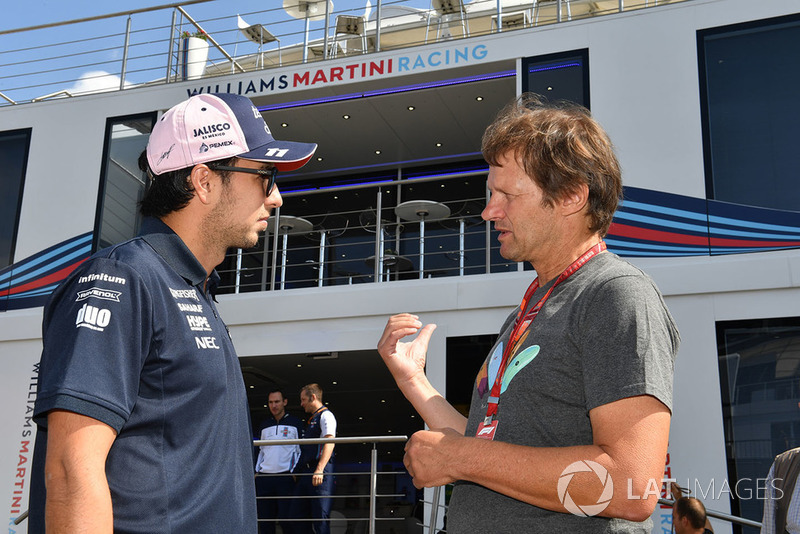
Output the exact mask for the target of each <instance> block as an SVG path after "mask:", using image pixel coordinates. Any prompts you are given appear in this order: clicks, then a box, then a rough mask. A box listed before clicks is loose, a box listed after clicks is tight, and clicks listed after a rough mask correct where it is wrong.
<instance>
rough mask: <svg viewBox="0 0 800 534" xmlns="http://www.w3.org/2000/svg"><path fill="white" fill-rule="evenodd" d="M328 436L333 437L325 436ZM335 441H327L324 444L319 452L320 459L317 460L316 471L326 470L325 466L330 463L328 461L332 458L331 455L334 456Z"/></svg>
mask: <svg viewBox="0 0 800 534" xmlns="http://www.w3.org/2000/svg"><path fill="white" fill-rule="evenodd" d="M325 437H326V438H332V437H333V436H325ZM333 447H334V444H333V443H326V444H324V445H323V446H322V452H320V454H319V459H318V460H317V469H316V470H315V472H316V473H322V471H324V470H325V466H326V465H328V462H330V460H331V456H333Z"/></svg>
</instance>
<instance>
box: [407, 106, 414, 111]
mask: <svg viewBox="0 0 800 534" xmlns="http://www.w3.org/2000/svg"><path fill="white" fill-rule="evenodd" d="M415 109H416V108H415V107H414V106H408V111H414V110H415Z"/></svg>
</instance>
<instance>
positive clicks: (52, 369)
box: [34, 258, 153, 432]
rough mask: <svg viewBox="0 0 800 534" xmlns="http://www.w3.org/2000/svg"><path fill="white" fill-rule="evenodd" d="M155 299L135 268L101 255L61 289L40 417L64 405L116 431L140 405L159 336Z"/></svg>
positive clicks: (48, 318)
mask: <svg viewBox="0 0 800 534" xmlns="http://www.w3.org/2000/svg"><path fill="white" fill-rule="evenodd" d="M152 317H153V311H152V300H151V298H150V294H149V293H148V291H147V288H146V287H145V285H144V283H143V280H142V278H141V276H140V275H139V273H137V272H136V271H135V270H134V269H133V268H132V267H130V266H129V265H127V264H125V263H122V262H119V261H116V260H113V259H107V258H96V259H92V260H89V263H88V264H86V265H84V266H82V267H81V268H80V269H79V272H78V273H76V274H75V275H73V276H71V277H70V278H68V279H67V280H66V281H65V282H64V283H63V284H62V285H61V286H60V287H59V288H58V289H57V290H56V292H54V294H53V297H52V298H51V300H50V301H49V302H48V304H47V306H46V308H45V315H44V322H43V350H42V359H41V368H40V375H39V389H38V395H37V400H36V406H35V409H34V420H35V421H36V422H37V423H38V424H40V425H46V422H47V418H46V416H47V413H48V412H50V411H51V410H55V409H60V410H66V411H70V412H75V413H79V414H81V415H86V416H88V417H92V418H93V419H97V420H98V421H101V422H103V423H105V424H107V425H109V426H111V427H112V428H114V429H115V430H116V431H117V432H119V430H120V429H121V428H122V426H123V425H124V423H125V421H127V419H128V417H129V416H130V414H131V411H132V410H133V407H134V405H135V403H136V398H137V394H138V389H139V376H140V374H141V371H142V367H143V365H144V362H145V359H146V357H147V354H148V350H149V346H150V341H151V337H152V331H153V329H152Z"/></svg>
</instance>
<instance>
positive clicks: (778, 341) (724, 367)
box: [717, 317, 800, 533]
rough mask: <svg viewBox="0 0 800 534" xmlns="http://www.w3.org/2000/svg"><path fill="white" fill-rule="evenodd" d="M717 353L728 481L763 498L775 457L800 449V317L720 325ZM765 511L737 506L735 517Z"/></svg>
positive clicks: (758, 504)
mask: <svg viewBox="0 0 800 534" xmlns="http://www.w3.org/2000/svg"><path fill="white" fill-rule="evenodd" d="M717 349H718V355H719V373H720V374H719V376H720V390H721V392H722V412H723V422H724V425H725V450H726V455H727V460H728V480H736V481H740V482H739V483H738V484H737V493H738V494H739V495H747V494H748V492H751V494H752V495H757V494H758V493H757V490H758V485H759V484H760V485H761V487H762V488H763V485H764V479H765V478H766V477H767V474H768V473H769V469H770V465H772V460H773V459H774V458H775V456H776V455H777V454H779V453H781V452H783V451H785V450H788V449H792V448H794V447H797V446H800V420H799V419H800V417H798V416H800V408H798V401H800V358H798V354H800V317H790V318H779V319H757V320H747V321H723V322H718V323H717ZM762 491H763V490H762ZM762 505H763V501H762V500H761V499H732V500H731V506H732V510H733V511H732V513H733V514H734V515H738V516H742V517H745V518H747V519H751V520H753V521H761V516H762V511H763V510H762ZM744 532H746V533H749V532H753V533H756V532H758V531H757V530H755V529H750V528H745V529H744Z"/></svg>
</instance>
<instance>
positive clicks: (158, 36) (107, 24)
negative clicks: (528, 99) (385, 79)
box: [0, 0, 430, 104]
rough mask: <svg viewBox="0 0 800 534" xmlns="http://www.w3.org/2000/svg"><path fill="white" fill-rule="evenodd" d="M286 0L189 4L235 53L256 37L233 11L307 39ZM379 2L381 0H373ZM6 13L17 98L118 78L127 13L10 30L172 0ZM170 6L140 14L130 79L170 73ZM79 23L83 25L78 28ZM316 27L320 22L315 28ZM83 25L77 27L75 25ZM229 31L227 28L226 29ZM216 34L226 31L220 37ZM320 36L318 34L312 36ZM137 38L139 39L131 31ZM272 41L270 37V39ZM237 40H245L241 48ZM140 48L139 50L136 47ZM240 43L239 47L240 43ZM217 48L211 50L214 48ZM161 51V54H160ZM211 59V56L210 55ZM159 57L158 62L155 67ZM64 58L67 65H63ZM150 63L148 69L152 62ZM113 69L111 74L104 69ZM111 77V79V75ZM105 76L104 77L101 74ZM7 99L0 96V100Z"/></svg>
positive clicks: (48, 1) (356, 1)
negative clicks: (244, 33) (239, 26)
mask: <svg viewBox="0 0 800 534" xmlns="http://www.w3.org/2000/svg"><path fill="white" fill-rule="evenodd" d="M283 1H284V0H211V1H208V2H203V3H197V4H193V5H188V6H185V9H186V11H187V12H188V13H189V14H190V15H191V16H192V17H193V18H194V19H196V20H197V21H202V25H203V27H204V28H205V29H207V30H208V31H209V33H210V34H211V35H212V36H214V37H215V38H217V40H218V41H220V42H223V41H224V42H225V43H226V44H225V45H224V48H226V51H228V53H230V54H231V55H236V54H237V53H238V54H242V53H248V52H249V53H254V52H255V51H256V49H253V50H249V48H248V46H249V47H250V48H253V47H254V45H253V44H252V43H247V42H246V40H243V39H241V40H240V39H239V38H240V37H241V36H240V35H239V34H238V30H236V27H235V20H236V19H235V15H237V14H241V15H243V17H244V18H246V20H247V22H248V23H250V24H253V23H255V22H259V23H262V24H264V25H265V26H266V27H268V28H270V29H271V30H272V31H273V33H276V34H278V35H281V36H283V37H282V43H283V45H284V46H285V45H286V44H287V41H288V44H292V43H302V42H303V31H304V21H303V20H296V19H292V18H290V17H288V16H287V15H286V12H285V11H284V10H283V8H282V6H283ZM331 1H332V2H333V3H334V10H335V11H336V12H342V11H343V10H350V11H349V14H357V15H362V14H363V13H364V9H365V6H366V5H367V0H331ZM370 1H371V3H372V4H373V5H374V4H375V3H376V0H370ZM2 2H3V17H0V93H3V94H4V95H6V96H7V97H9V98H12V99H15V100H16V101H18V102H25V101H28V100H30V99H31V98H34V97H39V96H43V95H45V94H51V93H52V92H55V91H58V90H62V89H67V90H74V89H75V88H76V87H78V82H76V80H78V79H79V78H81V77H86V78H88V79H90V80H92V83H106V84H108V85H109V86H113V85H114V84H116V85H117V86H119V83H120V81H119V74H120V72H121V67H120V66H121V64H122V50H123V46H122V44H123V42H124V34H125V26H126V20H127V18H126V17H116V18H112V19H107V20H103V21H97V22H92V23H84V24H81V25H80V26H60V27H55V28H47V29H40V30H35V31H24V32H12V33H6V34H3V33H2V32H4V31H8V30H18V29H23V28H29V27H31V26H38V25H43V24H49V23H54V22H64V21H71V20H76V19H81V18H86V17H94V16H98V15H108V14H112V13H120V12H124V11H127V10H135V9H141V8H147V7H156V6H164V5H167V4H169V3H170V0H114V1H113V2H98V1H97V0H69V1H67V0H19V1H18V0H2ZM383 2H384V5H390V4H393V3H399V2H402V3H403V4H404V5H410V6H414V7H423V8H427V7H428V6H429V2H430V0H383ZM172 13H173V10H172V9H162V10H158V11H155V12H152V13H144V14H135V15H133V17H132V35H134V36H135V37H136V38H138V39H139V41H143V42H142V43H139V46H136V47H132V52H131V54H130V56H131V57H129V65H128V72H127V75H126V82H130V83H143V82H146V81H151V80H154V79H158V78H160V77H163V76H164V73H165V65H166V60H165V58H166V50H164V48H165V43H167V42H168V35H169V31H168V30H169V27H170V25H171V19H172ZM311 24H312V28H311V31H312V32H314V31H316V32H318V33H317V37H319V38H321V37H322V34H323V31H322V28H323V27H324V25H323V24H322V23H321V22H317V23H314V22H312V23H311ZM78 28H79V29H78ZM315 28H316V29H315ZM76 29H77V30H76ZM225 32H228V33H225ZM218 35H223V37H222V38H218ZM313 38H314V36H313V35H312V37H311V39H313ZM132 42H133V39H132ZM267 46H269V45H267ZM238 47H241V48H239V49H238V50H237V48H238ZM134 48H135V50H133V49H134ZM235 50H236V51H235ZM214 52H215V51H214V50H213V48H212V50H211V53H212V54H213V53H214ZM156 57H157V58H158V60H156V59H155V58H156ZM210 59H213V58H212V57H211V56H210ZM156 61H158V66H157V67H156ZM65 65H66V67H65ZM162 65H164V66H162ZM148 69H150V70H148ZM106 73H109V74H108V76H105V74H106ZM105 78H107V79H105ZM98 79H100V80H101V81H100V82H98V81H97V80H98ZM2 103H4V102H2V101H0V104H2Z"/></svg>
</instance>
